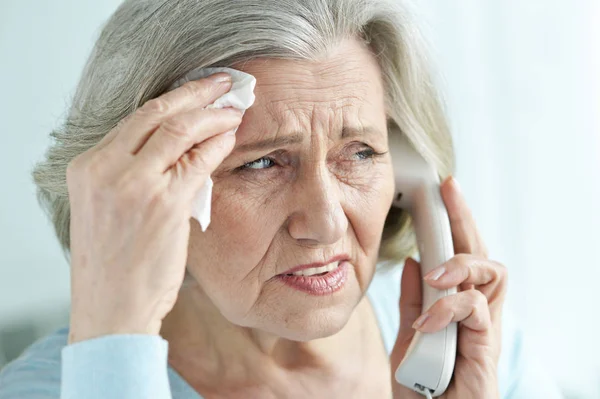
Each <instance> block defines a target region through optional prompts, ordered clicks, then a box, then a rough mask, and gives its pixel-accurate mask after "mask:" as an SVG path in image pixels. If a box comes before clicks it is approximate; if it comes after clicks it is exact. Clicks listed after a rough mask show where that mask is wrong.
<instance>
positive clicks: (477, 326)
mask: <svg viewBox="0 0 600 399" xmlns="http://www.w3.org/2000/svg"><path fill="white" fill-rule="evenodd" d="M452 322H460V323H461V324H462V325H463V326H464V327H467V328H469V329H471V330H474V331H487V330H490V329H491V327H492V322H491V317H490V311H489V307H488V302H487V298H486V297H485V296H484V295H483V294H482V293H481V292H480V291H477V290H468V291H462V292H459V293H457V294H453V295H449V296H446V297H444V298H442V299H439V300H438V301H436V303H434V304H433V305H432V306H431V307H430V308H429V309H428V310H427V311H426V312H425V313H423V314H422V315H421V317H419V319H417V321H415V323H414V325H413V327H414V328H415V329H417V330H419V331H421V332H428V333H432V332H436V331H439V330H441V329H443V328H444V327H446V326H447V325H448V324H450V323H452Z"/></svg>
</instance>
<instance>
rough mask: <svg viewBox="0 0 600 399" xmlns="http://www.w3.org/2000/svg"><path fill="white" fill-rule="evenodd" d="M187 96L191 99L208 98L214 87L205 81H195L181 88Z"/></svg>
mask: <svg viewBox="0 0 600 399" xmlns="http://www.w3.org/2000/svg"><path fill="white" fill-rule="evenodd" d="M181 88H182V89H183V90H185V92H186V94H187V95H189V96H191V97H198V98H207V97H209V96H210V95H211V93H212V91H213V86H212V85H210V84H206V82H205V81H203V80H193V81H190V82H187V83H186V84H184V85H183V86H181Z"/></svg>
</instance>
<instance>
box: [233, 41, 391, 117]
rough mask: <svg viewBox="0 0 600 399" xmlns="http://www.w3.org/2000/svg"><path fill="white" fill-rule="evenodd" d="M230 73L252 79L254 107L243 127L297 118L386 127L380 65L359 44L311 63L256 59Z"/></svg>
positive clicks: (350, 44)
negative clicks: (250, 76)
mask: <svg viewBox="0 0 600 399" xmlns="http://www.w3.org/2000/svg"><path fill="white" fill-rule="evenodd" d="M235 68H236V69H240V70H243V71H244V72H247V73H250V74H252V75H254V76H255V77H256V88H255V91H254V93H255V95H256V101H255V103H254V105H253V106H252V107H251V108H250V109H249V110H248V111H247V112H246V115H245V117H244V123H243V124H242V125H244V124H249V123H251V124H268V125H272V124H274V123H276V124H277V125H284V124H288V123H292V121H293V120H297V119H298V118H300V119H302V118H307V119H310V120H315V119H316V120H323V122H325V123H332V120H327V119H335V120H336V121H337V122H336V123H346V122H348V121H341V120H340V118H342V119H348V120H349V123H367V122H368V123H369V124H371V125H377V124H383V125H385V109H384V91H383V88H382V80H381V72H380V69H379V65H378V64H377V61H376V59H375V57H374V56H373V54H372V53H371V52H370V51H369V49H368V48H366V47H365V46H364V45H362V44H360V43H359V42H355V41H347V42H343V43H341V44H340V45H339V46H338V47H336V48H334V49H332V50H331V52H329V53H328V54H327V56H324V57H321V58H320V59H319V60H316V61H314V60H288V59H256V60H253V61H250V62H247V63H245V64H244V65H243V66H236V67H235ZM353 119H354V120H353ZM365 119H367V120H365ZM382 127H383V126H382Z"/></svg>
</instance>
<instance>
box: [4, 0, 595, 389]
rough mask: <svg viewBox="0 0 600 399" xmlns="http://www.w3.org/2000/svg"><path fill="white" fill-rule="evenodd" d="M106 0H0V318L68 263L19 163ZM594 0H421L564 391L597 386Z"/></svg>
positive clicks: (516, 304)
mask: <svg viewBox="0 0 600 399" xmlns="http://www.w3.org/2000/svg"><path fill="white" fill-rule="evenodd" d="M118 4H119V1H116V0H104V1H101V2H100V1H95V2H81V1H75V0H70V1H68V0H54V1H52V2H42V1H33V0H19V1H17V0H2V2H1V3H0V60H1V62H0V87H1V88H2V95H1V96H0V113H1V121H2V145H0V173H2V195H1V196H0V254H1V255H0V256H1V259H0V328H2V327H7V326H10V325H12V324H15V323H18V322H19V321H21V320H28V319H32V318H34V319H35V318H40V319H42V318H49V317H50V318H52V317H55V316H54V315H56V317H60V315H62V314H63V313H64V311H65V310H66V309H67V307H68V299H69V292H68V285H69V277H68V267H67V264H66V262H65V260H64V258H63V256H62V254H61V252H60V250H59V246H58V244H57V241H56V240H55V238H54V236H53V231H52V229H51V227H50V224H49V222H48V221H47V220H46V218H45V217H44V215H43V213H42V211H41V209H40V208H39V207H38V205H37V203H36V199H35V195H34V192H35V191H34V186H33V184H32V181H31V178H30V170H31V167H32V166H33V163H34V162H35V161H36V160H38V159H40V158H41V156H42V154H43V152H44V151H45V148H46V147H47V145H48V144H49V139H48V136H47V135H48V133H49V132H50V130H51V129H52V128H53V127H55V126H56V125H57V123H58V122H59V120H60V118H61V117H62V116H63V114H64V112H65V110H66V106H67V104H68V102H69V99H70V95H71V93H72V90H73V89H74V87H75V85H76V83H77V80H78V78H79V75H80V73H81V70H82V67H83V65H84V62H85V60H86V57H87V55H88V53H89V51H90V49H91V46H92V43H93V40H94V38H95V35H96V34H97V33H98V28H99V27H100V24H101V23H102V22H103V21H104V20H105V19H106V18H107V17H108V16H109V15H110V13H112V11H113V10H114V9H115V8H116V6H117V5H118ZM598 4H599V2H598V1H596V0H579V1H567V0H563V1H549V0H528V1H517V0H510V1H503V2H499V1H496V2H492V1H482V0H480V1H477V0H472V1H467V0H457V1H453V2H445V1H433V0H427V1H421V2H418V3H417V10H418V13H419V14H420V15H421V17H422V18H423V19H422V21H423V25H424V26H425V29H426V32H427V35H428V36H429V37H430V41H431V43H432V45H433V47H434V60H435V61H436V62H437V65H438V71H439V74H440V84H441V85H442V87H443V88H444V90H445V93H446V97H447V100H448V108H449V110H450V116H451V121H452V126H453V131H454V137H455V145H456V151H457V155H458V178H459V181H460V182H461V185H462V187H463V190H464V191H465V193H466V195H467V198H468V200H469V203H470V205H471V207H472V209H473V212H474V214H475V216H476V219H477V221H478V224H479V226H480V229H481V231H482V233H483V236H484V237H485V238H486V240H487V244H488V246H489V248H490V251H491V255H492V256H493V257H494V258H495V259H498V260H500V261H502V262H503V263H505V264H506V265H507V266H508V267H509V269H510V291H509V296H510V300H509V303H508V305H507V307H508V308H509V309H510V310H511V311H512V312H514V313H515V314H516V316H517V317H518V318H519V319H520V320H521V323H522V326H523V327H524V329H525V330H526V332H527V334H528V335H529V337H530V338H531V340H530V343H531V344H532V345H533V346H534V347H535V350H536V351H537V353H538V355H539V356H540V357H542V359H543V360H544V364H545V365H546V366H547V367H548V370H549V371H550V372H551V373H552V375H553V376H554V377H555V378H556V379H557V380H558V381H559V382H560V384H561V386H562V387H563V389H565V392H568V393H570V395H572V397H582V398H597V397H600V340H599V339H598V338H597V337H598V334H599V333H598V332H599V331H600V321H599V318H600V310H599V304H600V288H599V287H598V284H599V282H600V254H599V252H598V250H597V247H598V246H600V232H599V231H598V226H600V210H599V204H600V112H599V111H600V97H599V93H600V79H599V74H598V71H600V50H599V48H600V45H599V40H598V39H600V34H599V32H598V26H600V11H599V9H598V7H599V6H598Z"/></svg>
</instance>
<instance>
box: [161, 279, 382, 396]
mask: <svg viewBox="0 0 600 399" xmlns="http://www.w3.org/2000/svg"><path fill="white" fill-rule="evenodd" d="M365 306H367V307H368V306H370V305H369V304H368V300H367V299H366V297H365V298H364V299H363V301H361V303H360V304H359V305H358V306H357V308H356V310H355V312H354V314H353V315H352V317H351V318H350V320H349V322H348V323H347V324H346V326H345V327H344V328H343V329H342V330H341V331H339V332H338V333H336V334H334V335H332V336H329V337H326V338H321V339H316V340H312V341H307V342H298V341H291V340H288V339H284V338H281V337H278V336H275V335H273V334H269V333H267V332H265V331H261V330H258V329H252V328H247V327H240V326H237V325H234V324H232V323H231V322H229V321H228V320H227V319H225V318H224V317H223V315H222V314H221V313H220V312H219V311H218V309H217V308H216V307H215V306H214V304H213V303H212V301H210V299H209V298H208V297H207V296H206V295H205V294H204V293H203V292H202V290H201V289H200V287H199V286H198V285H190V286H184V288H182V289H181V292H180V294H179V297H178V300H177V303H176V304H175V307H174V308H173V310H172V311H171V312H170V313H169V315H168V316H167V317H166V318H165V320H164V321H163V327H162V329H161V335H162V336H163V337H164V338H165V339H166V340H167V341H168V342H169V363H170V365H171V366H172V367H173V368H174V369H175V370H177V372H178V373H179V374H180V375H181V376H182V377H183V378H184V379H185V380H186V381H187V382H188V383H189V384H190V385H191V386H192V387H193V388H195V389H196V390H198V391H200V390H203V391H212V390H213V389H215V390H216V389H217V388H218V389H219V390H222V389H223V387H247V386H249V385H253V386H256V385H261V384H263V383H264V384H268V385H272V384H274V383H275V384H277V383H281V384H286V380H287V379H288V378H289V377H293V375H294V374H297V373H312V372H316V374H318V375H319V376H320V378H321V377H322V378H324V379H325V378H328V377H333V376H335V375H337V374H339V372H340V370H339V369H340V367H339V366H340V364H342V365H343V364H344V363H345V362H347V361H348V356H349V354H351V355H353V356H356V353H357V352H359V351H357V350H356V349H357V345H360V343H361V342H362V341H363V339H362V338H363V337H364V336H365V330H364V327H363V325H364V323H361V322H360V320H361V319H363V320H364V317H363V316H364V311H365V310H366V309H365ZM369 310H370V308H369Z"/></svg>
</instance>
